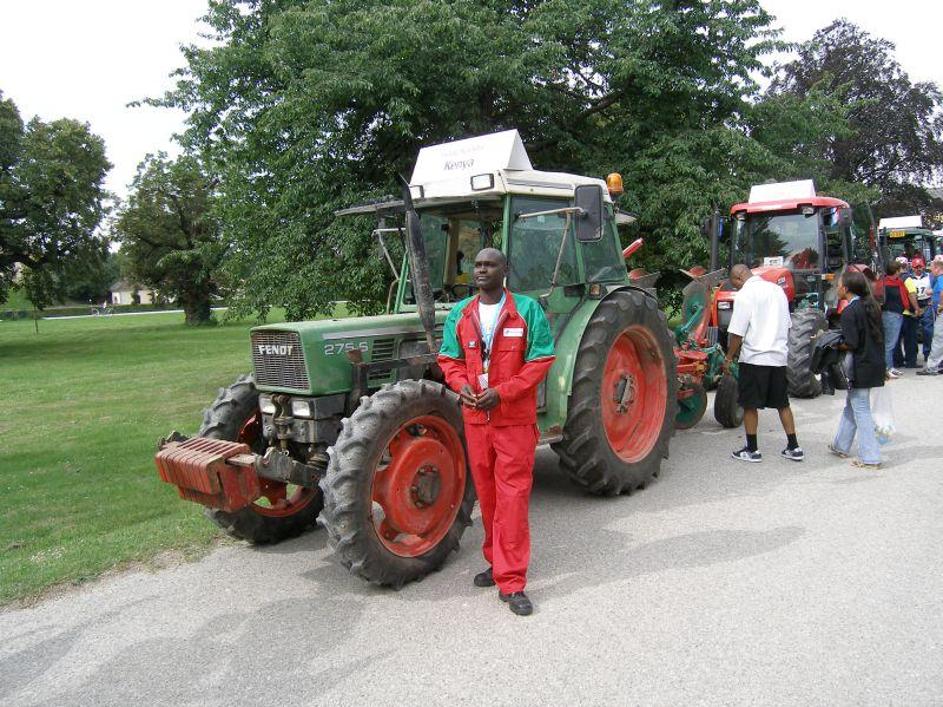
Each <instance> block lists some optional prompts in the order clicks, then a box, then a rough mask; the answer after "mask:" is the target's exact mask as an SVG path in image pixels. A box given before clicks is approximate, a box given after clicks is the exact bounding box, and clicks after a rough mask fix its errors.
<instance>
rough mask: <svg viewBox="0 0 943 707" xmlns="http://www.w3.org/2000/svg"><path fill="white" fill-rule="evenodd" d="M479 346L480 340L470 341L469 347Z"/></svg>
mask: <svg viewBox="0 0 943 707" xmlns="http://www.w3.org/2000/svg"><path fill="white" fill-rule="evenodd" d="M477 347H478V342H477V341H469V342H468V348H470V349H474V348H477Z"/></svg>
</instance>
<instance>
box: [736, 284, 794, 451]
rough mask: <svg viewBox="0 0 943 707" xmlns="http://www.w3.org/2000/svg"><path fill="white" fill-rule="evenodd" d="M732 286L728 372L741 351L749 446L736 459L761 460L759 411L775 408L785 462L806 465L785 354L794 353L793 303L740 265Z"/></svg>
mask: <svg viewBox="0 0 943 707" xmlns="http://www.w3.org/2000/svg"><path fill="white" fill-rule="evenodd" d="M730 284H731V285H733V286H734V288H736V289H737V290H738V292H737V297H736V300H735V301H734V306H733V314H732V316H731V319H730V325H729V327H728V328H727V336H728V346H727V357H726V360H725V362H724V365H725V367H727V368H729V366H730V363H731V361H733V359H734V357H736V355H737V353H738V352H740V366H739V376H738V381H737V382H738V384H739V388H740V392H739V397H738V401H739V403H740V407H742V408H743V428H744V431H745V432H746V438H747V444H746V446H745V447H743V448H742V449H738V450H737V451H735V452H733V458H734V459H738V460H740V461H745V462H753V463H757V462H761V461H763V455H762V454H761V453H760V451H759V448H758V447H757V440H756V430H757V425H758V422H759V412H758V411H759V409H760V408H767V407H771V408H775V409H776V410H778V411H779V419H780V421H781V422H782V423H783V430H784V431H785V432H786V448H785V449H784V450H783V451H782V452H781V453H780V454H781V456H783V457H784V458H786V459H789V460H791V461H797V462H801V461H802V460H803V459H804V457H805V455H804V453H803V451H802V448H801V447H800V446H799V442H798V441H797V439H796V422H795V419H794V418H793V416H792V409H791V408H790V407H789V394H788V384H787V382H786V356H787V352H788V350H789V327H791V326H792V319H791V317H790V316H789V301H788V300H787V299H786V293H785V292H784V291H783V289H782V288H781V287H780V286H779V285H776V284H774V283H772V282H769V281H767V280H764V279H763V278H761V277H759V276H758V275H754V274H753V273H752V271H751V270H750V268H748V267H747V266H746V265H735V266H734V267H733V269H732V270H731V271H730Z"/></svg>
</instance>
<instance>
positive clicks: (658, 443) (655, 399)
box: [554, 290, 678, 495]
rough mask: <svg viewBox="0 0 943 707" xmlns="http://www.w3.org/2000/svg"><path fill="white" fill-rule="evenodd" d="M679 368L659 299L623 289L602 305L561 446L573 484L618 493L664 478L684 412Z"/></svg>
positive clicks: (583, 347)
mask: <svg viewBox="0 0 943 707" xmlns="http://www.w3.org/2000/svg"><path fill="white" fill-rule="evenodd" d="M675 366H676V361H675V356H674V350H673V342H672V337H671V334H670V333H669V331H668V327H667V324H666V322H665V315H664V314H662V312H661V311H660V310H659V309H658V304H657V302H656V301H655V299H654V297H651V296H649V295H647V294H645V293H643V292H639V291H637V290H621V291H618V292H615V293H613V294H612V295H610V296H609V297H608V298H606V299H605V300H604V301H603V302H602V303H600V305H599V308H598V309H597V310H596V313H595V314H594V315H593V318H592V319H591V320H590V322H589V325H588V326H587V327H586V331H585V332H584V333H583V338H582V340H581V341H580V347H579V351H578V353H577V358H576V365H575V367H574V371H573V392H572V394H571V396H570V409H569V411H568V413H567V421H566V425H565V426H564V428H563V440H562V441H560V442H558V443H557V444H555V445H554V450H555V451H556V452H557V454H558V455H559V457H560V462H561V465H562V466H563V468H564V469H565V470H566V471H567V473H568V474H569V475H570V478H571V479H573V481H575V482H576V483H578V484H580V485H581V486H585V487H586V488H587V489H588V490H589V491H591V492H592V493H598V494H601V495H615V494H618V493H631V492H632V491H633V490H635V489H637V488H641V487H643V486H644V485H645V484H646V483H648V481H649V480H650V479H651V478H652V477H653V476H656V475H657V474H658V471H659V468H660V466H661V460H662V459H663V458H664V457H667V456H668V441H669V439H670V438H671V435H672V433H673V432H674V425H675V416H676V414H677V409H678V403H677V400H676V397H677V388H678V381H677V375H676V371H675Z"/></svg>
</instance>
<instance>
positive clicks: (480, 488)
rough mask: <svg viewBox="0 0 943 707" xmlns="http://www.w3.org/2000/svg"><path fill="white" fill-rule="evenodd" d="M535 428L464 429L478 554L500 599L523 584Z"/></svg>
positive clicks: (528, 548) (528, 559) (528, 543)
mask: <svg viewBox="0 0 943 707" xmlns="http://www.w3.org/2000/svg"><path fill="white" fill-rule="evenodd" d="M537 439H538V432H537V428H536V426H535V425H510V426H507V427H492V426H491V425H470V424H467V423H466V424H465V441H466V442H467V444H468V458H469V462H470V463H471V472H472V479H473V480H474V482H475V491H477V492H478V504H479V505H480V507H481V519H482V523H483V524H484V527H485V542H484V546H483V547H482V553H483V554H484V556H485V560H487V561H488V564H490V565H491V567H492V570H493V573H494V581H495V583H496V584H497V585H498V589H500V590H501V591H502V592H503V593H504V594H510V593H511V592H520V591H522V590H523V589H524V586H525V585H526V584H527V564H528V562H529V561H530V525H529V524H528V521H527V510H528V507H529V505H530V489H531V486H533V483H534V452H535V450H536V448H537Z"/></svg>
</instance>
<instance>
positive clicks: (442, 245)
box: [337, 130, 631, 314]
mask: <svg viewBox="0 0 943 707" xmlns="http://www.w3.org/2000/svg"><path fill="white" fill-rule="evenodd" d="M615 176H618V175H615ZM618 181H619V186H620V187H621V178H620V179H619V180H618ZM613 183H615V180H613ZM613 193H616V194H617V193H621V189H619V191H616V187H615V186H611V185H610V184H609V183H607V182H606V181H603V180H601V179H596V178H593V177H585V176H580V175H575V174H568V173H564V172H546V171H538V170H535V169H533V167H532V166H531V163H530V159H529V158H528V156H527V153H526V151H525V150H524V146H523V143H522V142H521V138H520V136H519V134H518V133H517V131H516V130H510V131H506V132H503V133H497V134H494V135H487V136H483V137H480V138H470V139H467V140H459V141H456V142H451V143H445V144H442V145H434V146H431V147H426V148H423V149H422V150H421V151H420V153H419V157H418V159H417V162H416V166H415V169H414V170H413V174H412V177H411V178H410V180H409V192H408V196H409V200H410V202H411V204H410V205H411V206H412V208H413V209H414V213H415V215H416V217H417V219H418V230H419V235H420V238H421V241H422V243H421V245H420V248H421V249H422V251H423V255H424V258H423V260H424V261H425V262H426V263H427V264H428V278H429V285H430V288H431V292H432V299H433V300H434V307H435V308H436V309H437V310H440V309H449V308H451V306H452V305H454V304H455V303H457V302H459V301H461V300H463V299H465V298H466V297H468V296H470V295H472V294H474V288H473V286H472V274H473V273H472V271H473V268H474V260H475V255H476V254H477V253H478V251H479V250H481V249H482V248H485V247H494V248H497V249H499V250H501V251H503V252H504V254H505V255H506V256H507V258H508V266H509V273H508V282H507V285H508V287H509V288H510V289H511V290H512V291H514V292H519V293H522V294H527V295H530V296H532V297H536V298H539V299H540V300H541V303H542V304H543V305H544V307H545V309H546V310H547V311H548V312H549V313H564V312H569V311H571V310H572V309H573V308H574V307H576V306H577V305H578V304H579V303H580V302H581V300H582V299H583V298H585V297H586V296H588V295H590V292H591V291H592V292H593V293H596V297H597V298H598V297H601V296H602V295H604V294H605V293H606V291H607V288H609V287H613V286H620V285H626V284H628V282H629V278H628V275H627V272H626V268H625V261H624V258H623V257H622V252H621V246H620V242H619V234H618V230H617V225H618V224H621V223H625V222H628V220H629V219H631V217H630V216H629V215H627V214H623V213H621V212H619V211H618V210H617V209H615V208H614V205H613V202H612V194H613ZM406 212H407V204H406V200H405V198H403V199H394V198H389V199H386V200H383V201H381V202H378V203H372V204H364V205H360V206H354V207H351V208H348V209H344V210H342V211H339V212H337V213H338V215H339V216H345V215H358V214H359V215H367V214H373V215H375V216H376V217H377V228H376V230H375V231H374V233H375V235H376V236H377V237H378V239H379V242H380V245H381V247H382V249H383V251H384V255H385V257H386V259H387V261H388V263H389V264H390V267H391V269H392V274H393V278H394V284H393V288H394V289H393V291H391V293H390V298H389V301H388V311H389V312H390V313H397V314H402V313H410V312H416V311H417V309H418V308H419V303H418V302H417V299H418V298H417V292H416V291H415V288H414V287H413V277H412V270H413V267H412V261H411V260H410V259H409V258H404V259H403V261H402V264H401V265H397V264H395V261H394V259H393V257H392V255H391V245H392V243H393V242H395V241H397V240H398V239H400V238H403V240H404V242H406V241H407V240H408V239H407V238H406V237H407V229H406V227H405V225H404V218H403V217H404V215H405V214H406Z"/></svg>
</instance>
